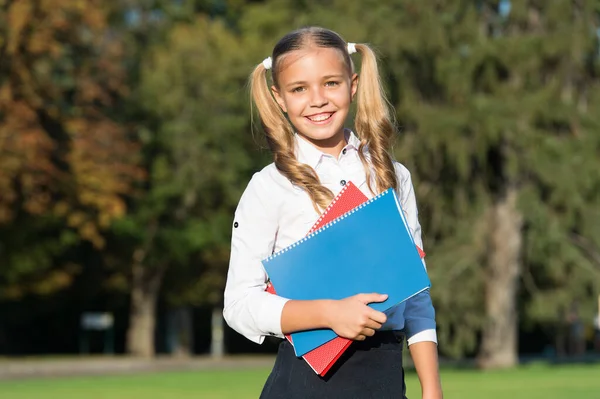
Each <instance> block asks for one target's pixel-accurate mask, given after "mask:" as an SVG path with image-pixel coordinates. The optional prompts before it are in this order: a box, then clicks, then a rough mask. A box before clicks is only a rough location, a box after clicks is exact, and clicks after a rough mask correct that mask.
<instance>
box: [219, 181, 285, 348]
mask: <svg viewBox="0 0 600 399" xmlns="http://www.w3.org/2000/svg"><path fill="white" fill-rule="evenodd" d="M270 188H272V187H270ZM277 214H278V209H277V204H276V199H275V198H274V197H273V193H272V190H269V187H268V186H267V185H266V184H265V182H264V177H263V176H261V174H260V173H258V174H255V175H254V176H253V178H252V180H251V181H250V183H249V184H248V187H247V188H246V190H245V191H244V193H243V195H242V197H241V199H240V202H239V204H238V207H237V209H236V212H235V218H234V223H233V232H232V239H231V257H230V263H229V271H228V274H227V283H226V286H225V294H224V301H225V303H224V309H223V316H224V318H225V320H226V322H227V324H229V326H230V327H231V328H233V329H234V330H236V331H237V332H238V333H240V334H242V335H244V336H245V337H246V338H248V339H249V340H251V341H254V342H256V343H259V344H260V343H262V342H263V341H264V339H265V336H267V335H274V336H279V337H283V334H282V331H281V312H282V310H283V306H284V305H285V303H286V302H287V299H285V298H282V297H280V296H277V295H273V294H270V293H267V292H265V288H266V282H267V274H266V272H265V270H264V268H263V266H262V263H261V261H262V259H265V258H266V257H268V256H269V255H271V253H272V251H273V246H274V242H275V237H276V235H277V229H278V222H277Z"/></svg>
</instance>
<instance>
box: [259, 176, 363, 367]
mask: <svg viewBox="0 0 600 399" xmlns="http://www.w3.org/2000/svg"><path fill="white" fill-rule="evenodd" d="M367 199H368V198H367V196H366V195H364V194H363V193H362V191H360V190H359V189H358V187H356V186H355V185H354V184H353V183H352V182H348V183H347V184H346V185H345V186H344V187H343V188H342V190H341V191H340V193H339V194H338V195H337V196H336V197H335V198H334V199H333V201H332V202H331V204H329V206H328V207H327V209H325V211H324V212H323V213H322V214H321V216H320V217H319V219H318V220H317V221H316V222H315V224H314V225H313V227H312V228H311V229H310V231H309V232H308V234H310V233H312V232H314V231H315V230H317V229H319V228H321V227H323V226H324V225H325V224H327V223H328V222H330V221H332V220H334V219H336V218H338V217H340V216H342V215H343V214H344V213H346V212H348V211H351V210H352V209H354V208H355V207H357V206H358V205H360V204H362V203H363V202H365V201H367ZM267 292H270V293H272V294H276V291H275V288H274V287H273V284H270V283H269V285H268V286H267ZM285 337H286V338H287V340H288V341H290V342H291V343H292V344H293V341H292V337H291V336H290V335H286V336H285ZM351 343H352V340H351V339H347V338H342V337H336V338H334V339H332V340H331V341H329V342H326V343H325V344H323V345H321V346H319V347H318V348H315V349H313V350H311V351H309V352H307V353H306V354H304V356H302V357H303V358H304V360H305V361H306V362H307V363H308V365H309V366H310V367H311V368H312V369H313V370H314V372H315V373H317V374H319V375H320V376H324V375H325V374H326V373H327V371H329V369H330V368H331V366H332V365H333V364H334V363H335V361H336V360H337V359H338V358H339V357H340V356H341V355H342V353H344V351H345V350H346V349H347V348H348V347H349V346H350V344H351Z"/></svg>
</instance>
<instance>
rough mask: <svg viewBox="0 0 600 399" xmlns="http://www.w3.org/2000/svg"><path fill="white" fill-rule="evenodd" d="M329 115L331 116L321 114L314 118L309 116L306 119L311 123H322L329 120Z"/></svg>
mask: <svg viewBox="0 0 600 399" xmlns="http://www.w3.org/2000/svg"><path fill="white" fill-rule="evenodd" d="M331 115H332V114H321V115H316V116H310V117H308V119H310V120H311V121H313V122H323V121H324V120H327V119H329V118H331Z"/></svg>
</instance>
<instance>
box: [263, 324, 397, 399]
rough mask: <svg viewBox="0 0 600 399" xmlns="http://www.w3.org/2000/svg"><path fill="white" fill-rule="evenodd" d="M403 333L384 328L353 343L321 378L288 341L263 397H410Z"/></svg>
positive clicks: (344, 398) (264, 398)
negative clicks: (406, 383) (404, 366)
mask: <svg viewBox="0 0 600 399" xmlns="http://www.w3.org/2000/svg"><path fill="white" fill-rule="evenodd" d="M402 345H403V336H402V335H401V334H400V333H399V332H392V331H383V332H378V333H376V334H375V335H374V336H373V337H370V338H368V339H366V340H365V341H356V342H353V343H352V344H351V345H350V347H349V348H348V349H347V350H346V352H344V354H343V355H342V356H341V357H340V359H338V361H337V362H336V363H335V365H334V366H333V367H332V368H331V370H329V372H328V373H327V374H326V375H325V377H319V376H318V375H317V374H316V373H315V372H314V371H313V370H312V369H311V368H310V366H309V365H308V364H307V363H306V361H305V360H304V359H303V358H301V357H300V358H298V357H296V355H295V353H294V348H293V347H292V345H291V344H290V343H289V342H288V341H287V340H284V341H283V342H282V343H281V344H280V345H279V351H278V353H277V358H276V360H275V364H274V365H273V370H272V371H271V374H270V375H269V378H268V379H267V382H266V383H265V386H264V388H263V391H262V393H261V395H260V398H261V399H282V398H285V399H296V398H297V399H311V398H319V399H335V398H340V399H342V398H343V399H363V398H364V399H367V398H374V399H375V398H377V399H386V398H395V399H397V398H400V399H403V398H404V399H405V398H406V386H405V384H404V369H403V367H402Z"/></svg>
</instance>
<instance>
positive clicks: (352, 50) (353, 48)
mask: <svg viewBox="0 0 600 399" xmlns="http://www.w3.org/2000/svg"><path fill="white" fill-rule="evenodd" d="M354 53H356V43H348V54H354Z"/></svg>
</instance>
